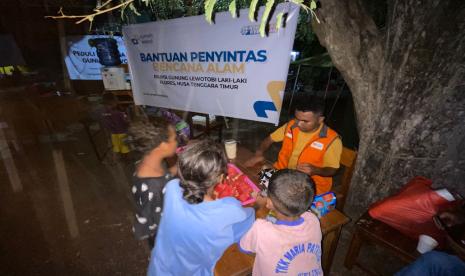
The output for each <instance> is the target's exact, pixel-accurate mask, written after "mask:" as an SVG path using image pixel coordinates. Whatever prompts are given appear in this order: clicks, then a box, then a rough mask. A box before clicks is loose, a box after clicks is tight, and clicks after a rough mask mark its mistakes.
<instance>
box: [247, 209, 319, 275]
mask: <svg viewBox="0 0 465 276" xmlns="http://www.w3.org/2000/svg"><path fill="white" fill-rule="evenodd" d="M240 248H241V250H243V251H245V252H246V253H256V257H255V263H254V268H253V275H275V274H282V273H287V274H288V275H299V276H304V275H305V276H307V275H308V276H314V275H323V271H322V269H321V229H320V222H319V220H318V218H317V217H316V216H315V215H314V214H312V213H310V212H305V213H303V214H302V215H301V216H300V219H298V220H296V221H291V222H289V221H280V220H278V221H276V222H275V223H272V222H270V221H267V220H263V219H258V220H257V221H256V222H255V223H254V225H253V226H252V228H251V229H250V230H249V232H247V234H245V235H244V237H243V238H242V239H241V241H240Z"/></svg>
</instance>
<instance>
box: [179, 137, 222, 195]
mask: <svg viewBox="0 0 465 276" xmlns="http://www.w3.org/2000/svg"><path fill="white" fill-rule="evenodd" d="M227 173H228V160H227V158H226V154H225V153H224V149H223V146H222V145H220V144H218V143H215V142H213V141H211V140H203V141H200V142H197V143H195V144H192V145H189V146H188V147H187V148H186V150H185V151H184V152H183V153H181V155H180V156H179V160H178V174H179V178H180V179H181V184H180V185H181V187H182V188H183V190H184V191H183V197H184V199H185V200H186V201H187V202H189V203H190V204H197V203H201V202H202V201H203V197H204V196H205V195H206V193H207V191H208V189H209V188H210V187H212V186H214V185H215V184H217V183H218V181H219V179H220V177H221V175H222V174H224V176H225V177H226V174H227Z"/></svg>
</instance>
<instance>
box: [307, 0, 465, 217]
mask: <svg viewBox="0 0 465 276" xmlns="http://www.w3.org/2000/svg"><path fill="white" fill-rule="evenodd" d="M320 3H321V7H320V8H319V9H318V10H317V16H318V18H319V20H320V21H321V23H320V24H318V23H316V22H315V21H314V20H313V22H312V26H313V30H314V31H315V33H316V35H317V36H318V38H319V40H320V43H321V44H322V45H323V46H325V47H326V48H327V50H328V52H329V54H330V56H331V58H332V60H333V63H334V64H335V66H336V67H337V69H338V70H339V71H340V72H341V73H342V75H343V77H344V79H345V80H346V82H347V84H348V86H349V88H350V89H351V91H352V94H353V98H354V106H355V111H356V115H357V124H358V129H359V135H360V147H359V153H358V160H357V165H356V171H355V174H354V177H353V179H352V186H351V190H350V193H349V201H348V205H347V207H346V208H347V209H346V211H348V213H349V214H350V215H352V216H357V215H360V214H361V213H362V212H364V211H365V210H366V209H367V207H368V206H369V204H371V203H373V202H374V201H376V200H378V199H381V198H384V197H386V196H388V195H390V194H392V193H393V192H395V191H396V190H398V189H399V188H400V187H401V186H402V185H403V184H405V183H406V182H407V181H408V180H409V179H410V178H411V177H413V176H416V175H422V176H425V177H428V178H431V179H433V183H434V185H435V186H436V187H440V186H445V187H448V188H451V189H455V190H456V191H458V192H460V193H462V194H463V195H465V193H464V192H465V185H464V184H465V183H463V182H465V1H461V0H443V1H440V0H424V1H418V0H403V1H394V3H392V4H391V5H392V7H390V13H389V14H390V18H388V20H387V21H386V27H385V28H383V30H379V29H378V28H377V27H376V25H375V24H374V22H373V20H372V19H371V17H370V16H369V15H368V13H367V12H366V11H365V9H364V7H363V5H362V1H361V0H324V1H320Z"/></svg>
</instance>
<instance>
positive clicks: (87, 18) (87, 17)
mask: <svg viewBox="0 0 465 276" xmlns="http://www.w3.org/2000/svg"><path fill="white" fill-rule="evenodd" d="M111 1H112V0H109V1H107V2H105V3H104V4H103V5H102V6H101V7H103V6H106V5H107V4H108V3H109V2H111ZM132 2H134V0H127V1H124V2H123V3H120V4H118V5H116V6H114V7H111V8H108V9H105V10H100V9H96V10H95V11H96V12H95V13H92V14H87V15H65V14H64V13H63V8H60V10H59V11H58V14H61V15H58V16H50V15H49V16H45V18H52V19H67V18H69V19H72V18H82V19H81V20H79V21H77V22H76V24H80V23H82V22H84V21H89V22H92V21H93V20H94V17H95V16H97V15H100V14H104V13H107V12H110V11H112V10H116V9H119V8H121V7H124V6H127V5H129V4H131V3H132ZM101 7H100V8H101Z"/></svg>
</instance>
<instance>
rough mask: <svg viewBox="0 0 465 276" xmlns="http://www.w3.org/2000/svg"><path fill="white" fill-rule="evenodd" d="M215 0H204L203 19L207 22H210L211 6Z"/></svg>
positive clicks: (211, 15)
mask: <svg viewBox="0 0 465 276" xmlns="http://www.w3.org/2000/svg"><path fill="white" fill-rule="evenodd" d="M215 3H216V0H205V19H206V20H207V22H208V23H210V24H211V23H212V17H213V8H214V7H215Z"/></svg>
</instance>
